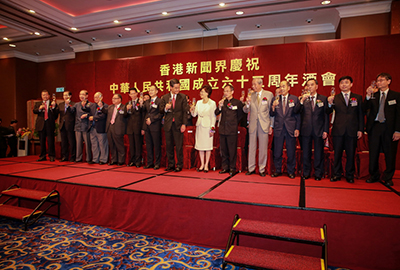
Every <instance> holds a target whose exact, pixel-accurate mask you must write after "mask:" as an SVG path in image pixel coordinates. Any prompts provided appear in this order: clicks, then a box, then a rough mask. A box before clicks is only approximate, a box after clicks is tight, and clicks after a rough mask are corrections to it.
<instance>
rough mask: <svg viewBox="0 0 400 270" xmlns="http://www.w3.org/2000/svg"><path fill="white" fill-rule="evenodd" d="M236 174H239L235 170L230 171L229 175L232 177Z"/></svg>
mask: <svg viewBox="0 0 400 270" xmlns="http://www.w3.org/2000/svg"><path fill="white" fill-rule="evenodd" d="M236 173H237V172H236V171H234V170H230V171H229V175H230V176H234V175H235V174H236Z"/></svg>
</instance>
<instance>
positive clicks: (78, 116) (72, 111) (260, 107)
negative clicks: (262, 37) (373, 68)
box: [33, 73, 400, 186]
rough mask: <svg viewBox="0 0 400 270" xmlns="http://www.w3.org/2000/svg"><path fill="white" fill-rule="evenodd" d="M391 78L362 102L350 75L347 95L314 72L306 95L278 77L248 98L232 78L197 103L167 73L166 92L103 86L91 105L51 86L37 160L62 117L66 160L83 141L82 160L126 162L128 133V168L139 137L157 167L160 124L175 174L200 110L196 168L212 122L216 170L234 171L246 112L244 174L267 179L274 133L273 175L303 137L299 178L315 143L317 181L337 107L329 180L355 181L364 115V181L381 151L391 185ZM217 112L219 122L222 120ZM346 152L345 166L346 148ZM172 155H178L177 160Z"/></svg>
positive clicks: (394, 109)
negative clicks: (109, 90)
mask: <svg viewBox="0 0 400 270" xmlns="http://www.w3.org/2000/svg"><path fill="white" fill-rule="evenodd" d="M391 80H392V78H391V76H390V75H389V74H387V73H381V74H379V75H378V76H377V79H376V86H375V87H372V86H371V87H369V88H368V89H367V95H366V98H365V100H364V101H363V100H362V97H361V96H360V95H358V94H355V93H352V92H351V87H352V86H353V79H352V78H351V77H350V76H344V77H342V78H340V79H339V88H340V90H341V93H339V94H334V93H332V95H331V96H329V97H326V96H323V95H320V94H318V92H317V91H318V81H317V80H316V79H309V80H308V81H307V82H306V87H305V89H304V92H303V93H302V95H301V96H300V97H297V96H294V95H292V94H289V91H290V85H289V84H288V82H287V81H282V82H280V85H279V88H278V89H277V91H276V94H275V96H274V94H273V93H272V92H270V91H266V90H264V89H263V88H262V85H263V80H262V79H254V80H253V81H252V91H250V92H249V94H248V95H247V97H245V96H244V95H243V94H242V96H241V98H240V99H239V100H238V99H235V98H234V97H233V94H234V88H233V86H232V85H229V84H228V85H226V86H225V87H224V89H223V98H222V99H221V100H219V101H218V102H217V103H216V102H215V101H213V100H212V99H211V95H212V88H211V87H210V86H209V85H204V86H203V87H202V88H201V90H200V98H201V99H200V100H198V101H197V102H196V103H192V104H189V102H188V100H187V97H186V95H184V94H182V93H180V82H179V80H177V79H172V80H170V82H169V84H170V93H168V94H165V95H163V96H162V97H161V98H159V97H158V89H157V87H156V86H154V85H153V86H151V87H150V88H149V98H148V99H147V100H145V99H144V98H143V97H142V96H139V94H138V90H137V89H136V88H131V89H130V91H129V97H130V100H129V102H127V103H126V104H122V96H121V95H120V94H114V95H113V97H112V104H111V105H107V104H106V103H104V102H103V95H102V93H100V92H97V93H96V94H95V95H94V102H89V101H88V92H87V91H86V90H82V91H80V93H79V99H80V102H77V103H74V102H72V101H71V93H70V92H68V91H66V92H64V94H63V99H64V102H62V103H61V104H60V105H57V103H56V102H55V100H53V101H50V100H49V97H50V96H49V93H48V92H47V91H45V90H44V91H42V100H43V102H40V103H37V104H36V105H35V108H34V110H33V112H34V113H35V114H37V115H38V117H37V121H36V130H37V131H38V132H39V138H40V145H41V153H40V157H39V160H38V161H42V160H46V138H47V143H48V146H49V150H48V156H49V158H50V161H54V160H55V151H54V127H55V124H54V123H55V120H56V119H57V117H58V114H60V126H59V127H60V132H61V156H62V158H61V160H60V161H67V160H70V161H74V162H81V161H82V152H83V149H82V144H83V141H85V146H86V161H87V162H88V163H99V164H106V163H107V161H108V157H109V151H110V152H111V159H110V161H109V163H108V164H109V165H124V164H125V147H124V138H123V137H124V134H128V138H129V146H130V151H129V152H130V158H129V163H128V164H127V165H128V166H136V167H140V166H141V163H142V144H143V136H145V140H146V150H147V165H146V166H145V167H144V168H146V169H148V168H154V169H155V170H157V169H159V168H160V162H161V128H162V127H163V128H164V132H165V139H166V152H167V158H168V164H167V167H166V169H165V170H166V171H175V172H179V171H181V170H182V167H183V134H184V132H185V130H186V126H187V124H188V119H189V118H190V117H197V122H196V137H195V138H196V141H195V149H196V150H198V151H199V155H200V161H201V165H200V167H199V168H197V171H198V172H201V171H202V172H208V171H209V169H210V168H209V160H210V156H211V151H212V149H213V136H215V129H216V125H217V126H218V130H219V136H220V151H221V161H222V169H221V171H220V172H219V173H221V174H222V173H229V174H230V175H234V174H236V155H237V137H238V126H239V123H240V121H241V119H242V117H243V116H245V115H246V114H247V123H248V134H249V145H248V156H249V159H248V162H249V163H248V172H247V173H246V175H252V174H255V173H256V163H257V162H256V152H257V149H258V170H259V174H260V176H265V175H266V171H265V166H266V164H267V157H268V140H269V139H271V138H269V136H271V135H272V134H273V144H272V145H273V146H272V150H273V157H274V165H275V172H274V173H273V174H272V175H271V176H272V177H279V176H281V175H282V154H283V149H284V144H286V147H285V148H286V151H287V162H286V163H287V164H286V166H287V173H288V177H289V178H294V177H295V166H296V159H295V151H296V140H297V137H300V143H301V146H302V150H303V170H302V172H303V175H302V178H303V179H308V178H310V176H311V171H312V165H311V163H312V162H311V160H312V149H314V155H313V156H314V178H315V180H321V178H322V177H323V174H324V158H323V156H324V154H323V152H324V140H325V139H326V138H327V136H328V134H329V126H330V123H329V115H330V114H333V116H332V118H333V119H332V121H333V126H332V131H331V136H332V141H333V147H334V165H333V175H332V178H331V181H339V180H340V179H341V177H342V175H344V176H345V178H346V180H347V182H349V183H353V182H354V173H355V164H354V160H355V151H356V145H357V139H360V138H361V136H362V135H363V132H364V116H365V115H366V116H367V125H366V127H367V128H366V131H367V133H368V136H369V148H370V151H369V152H370V165H369V172H370V176H371V177H370V178H369V179H368V180H367V182H368V183H372V182H376V181H378V180H380V178H381V176H380V175H379V171H378V158H379V153H380V152H381V151H383V153H384V154H385V160H386V170H385V172H384V173H383V176H382V179H383V181H384V182H385V183H386V184H387V185H389V186H391V185H393V182H392V177H393V174H394V171H395V162H396V152H397V144H398V140H399V139H400V93H398V92H394V91H392V90H389V85H390V83H391ZM217 118H218V120H217ZM343 151H345V152H346V157H347V160H346V166H345V172H344V171H343V168H342V154H343ZM175 153H176V160H175Z"/></svg>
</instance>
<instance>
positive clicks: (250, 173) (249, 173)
mask: <svg viewBox="0 0 400 270" xmlns="http://www.w3.org/2000/svg"><path fill="white" fill-rule="evenodd" d="M255 173H256V171H252V172H247V173H246V175H252V174H255Z"/></svg>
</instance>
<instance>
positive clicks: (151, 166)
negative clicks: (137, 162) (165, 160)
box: [143, 164, 154, 169]
mask: <svg viewBox="0 0 400 270" xmlns="http://www.w3.org/2000/svg"><path fill="white" fill-rule="evenodd" d="M150 168H154V165H153V164H149V165H146V166H144V167H143V169H150Z"/></svg>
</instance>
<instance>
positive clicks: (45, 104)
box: [44, 102, 49, 120]
mask: <svg viewBox="0 0 400 270" xmlns="http://www.w3.org/2000/svg"><path fill="white" fill-rule="evenodd" d="M47 119H49V112H48V111H47V102H45V103H44V120H47Z"/></svg>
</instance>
